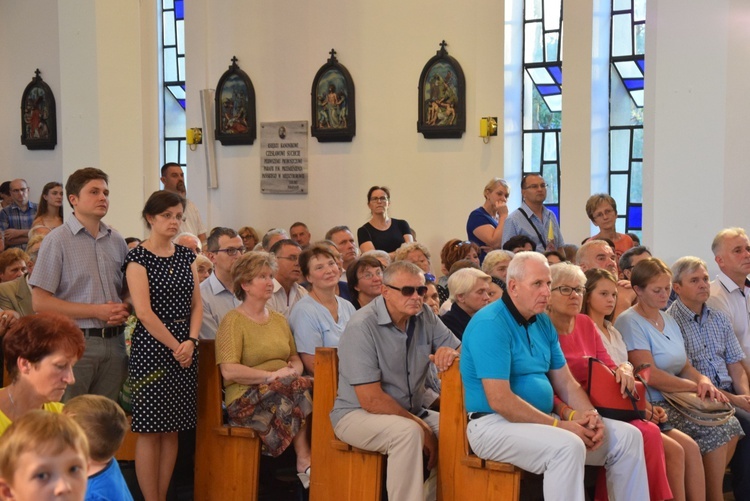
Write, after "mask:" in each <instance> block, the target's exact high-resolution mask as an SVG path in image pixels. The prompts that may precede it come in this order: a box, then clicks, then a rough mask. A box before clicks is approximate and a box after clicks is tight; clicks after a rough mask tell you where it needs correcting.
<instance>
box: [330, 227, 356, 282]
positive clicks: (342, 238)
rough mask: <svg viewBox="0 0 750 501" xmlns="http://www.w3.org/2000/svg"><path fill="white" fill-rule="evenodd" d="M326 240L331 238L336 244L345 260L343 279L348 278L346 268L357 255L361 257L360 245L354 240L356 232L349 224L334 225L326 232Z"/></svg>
mask: <svg viewBox="0 0 750 501" xmlns="http://www.w3.org/2000/svg"><path fill="white" fill-rule="evenodd" d="M325 239H326V240H330V241H331V242H333V243H334V244H335V245H336V248H337V249H338V250H339V252H340V253H341V258H342V259H343V260H344V269H343V271H342V272H341V276H342V280H346V270H347V269H349V265H350V264H352V263H353V262H354V261H355V260H356V259H357V257H359V247H357V242H356V241H355V240H354V234H353V233H352V230H350V229H349V227H348V226H334V227H333V228H331V229H330V230H328V231H327V232H326V237H325Z"/></svg>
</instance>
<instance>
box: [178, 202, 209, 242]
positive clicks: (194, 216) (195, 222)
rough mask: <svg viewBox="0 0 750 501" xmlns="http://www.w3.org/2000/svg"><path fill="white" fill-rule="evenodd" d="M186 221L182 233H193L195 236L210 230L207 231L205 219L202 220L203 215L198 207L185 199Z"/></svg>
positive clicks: (181, 228)
mask: <svg viewBox="0 0 750 501" xmlns="http://www.w3.org/2000/svg"><path fill="white" fill-rule="evenodd" d="M184 217H185V221H184V222H183V223H182V225H181V226H180V231H186V232H188V233H192V234H193V235H195V236H198V235H200V234H201V233H206V232H207V231H208V230H207V229H206V226H205V225H204V224H203V219H201V213H200V212H199V211H198V207H196V206H195V204H194V203H193V202H191V201H190V200H188V199H187V198H186V199H185V214H184Z"/></svg>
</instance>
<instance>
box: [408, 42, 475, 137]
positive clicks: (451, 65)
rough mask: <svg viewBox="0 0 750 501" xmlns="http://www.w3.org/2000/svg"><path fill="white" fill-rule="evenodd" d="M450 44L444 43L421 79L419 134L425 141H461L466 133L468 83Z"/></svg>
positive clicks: (423, 72)
mask: <svg viewBox="0 0 750 501" xmlns="http://www.w3.org/2000/svg"><path fill="white" fill-rule="evenodd" d="M447 45H448V44H447V43H446V42H445V40H443V41H442V42H441V43H440V50H438V51H437V53H436V54H435V55H434V56H433V57H432V58H431V59H430V60H429V61H427V64H426V65H425V66H424V68H423V69H422V74H421V75H420V77H419V96H418V99H419V118H418V120H417V132H421V133H422V135H423V136H424V137H425V139H440V138H453V139H459V138H461V136H462V135H463V133H464V132H466V80H465V79H464V72H463V70H462V69H461V65H460V64H458V61H456V60H455V59H454V58H453V57H451V56H449V55H448V51H447V50H446V49H445V47H446V46H447Z"/></svg>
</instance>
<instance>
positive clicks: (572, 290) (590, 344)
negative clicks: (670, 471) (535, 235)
mask: <svg viewBox="0 0 750 501" xmlns="http://www.w3.org/2000/svg"><path fill="white" fill-rule="evenodd" d="M551 272H552V295H551V296H550V299H549V304H548V306H547V309H548V314H549V317H550V319H551V320H552V323H553V325H554V326H555V329H556V330H557V334H558V337H559V339H560V347H561V348H562V351H563V353H564V354H565V359H566V360H567V362H568V367H569V368H570V372H571V373H572V374H573V377H574V378H575V379H576V380H577V381H578V382H579V383H580V384H581V386H583V387H584V388H586V387H587V384H588V369H589V358H591V357H596V358H598V359H599V360H601V361H602V362H604V363H605V364H606V365H607V366H608V367H610V368H611V369H613V370H615V379H616V381H618V382H619V383H620V385H621V390H622V392H623V393H624V392H625V389H626V388H627V389H630V390H632V389H633V388H634V385H635V383H634V380H633V366H632V365H630V363H629V362H623V363H621V364H619V365H617V364H615V362H614V361H612V358H611V357H610V356H609V354H608V353H607V350H606V348H605V347H604V344H603V343H602V341H601V338H600V337H599V333H598V332H597V330H596V325H594V322H593V321H592V320H591V319H590V318H589V317H587V316H586V315H582V314H581V313H580V311H581V304H582V299H583V293H584V291H585V287H584V284H585V282H586V276H585V275H584V274H583V271H581V269H580V268H579V267H578V266H575V265H573V264H570V263H560V264H556V265H553V266H552V267H551ZM555 410H556V412H557V413H558V414H559V416H560V417H561V418H562V419H570V418H571V417H572V414H573V412H574V411H573V410H572V409H571V408H570V407H568V406H567V405H566V404H565V403H564V402H561V401H559V399H557V398H555ZM631 424H632V425H633V426H635V427H636V428H638V429H639V430H640V432H641V434H642V435H643V448H644V453H645V458H646V472H647V474H648V483H649V493H650V497H651V500H652V501H655V500H664V499H672V498H673V495H672V491H671V489H670V488H669V480H668V478H667V471H666V462H665V458H664V447H663V445H662V440H661V431H660V430H659V427H658V426H656V424H654V423H652V422H648V421H641V420H638V419H637V420H635V421H632V422H631ZM601 478H602V477H600V480H601ZM605 486H606V484H604V483H603V482H600V483H599V485H598V486H597V495H596V499H607V497H606V492H605V489H604V487H605Z"/></svg>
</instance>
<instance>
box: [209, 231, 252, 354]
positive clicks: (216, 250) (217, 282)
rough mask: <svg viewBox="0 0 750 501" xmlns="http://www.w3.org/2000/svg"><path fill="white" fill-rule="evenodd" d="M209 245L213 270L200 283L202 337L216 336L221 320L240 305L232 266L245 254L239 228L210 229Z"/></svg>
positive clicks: (212, 337)
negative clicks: (233, 286)
mask: <svg viewBox="0 0 750 501" xmlns="http://www.w3.org/2000/svg"><path fill="white" fill-rule="evenodd" d="M206 245H207V247H206V248H207V252H206V255H207V256H208V259H210V260H211V262H212V263H213V264H214V272H213V274H211V276H210V277H208V278H207V279H206V280H204V281H203V283H201V300H202V301H203V325H202V326H201V334H200V338H201V339H216V331H217V330H218V328H219V323H221V319H222V318H224V315H226V314H227V312H229V311H230V310H233V309H234V308H236V307H237V306H238V305H239V304H240V302H239V300H237V298H236V297H235V296H234V293H233V291H232V265H233V264H234V262H235V261H237V260H238V259H239V258H240V256H241V255H242V254H244V253H245V246H244V245H243V244H242V238H241V237H240V236H239V235H238V234H237V232H236V231H234V230H233V229H231V228H221V227H219V228H215V229H214V230H213V231H212V232H211V235H210V236H209V237H208V241H207V243H206Z"/></svg>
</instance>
